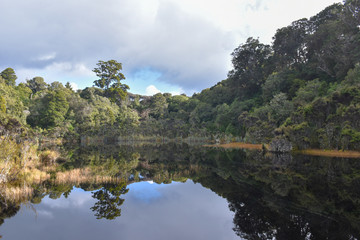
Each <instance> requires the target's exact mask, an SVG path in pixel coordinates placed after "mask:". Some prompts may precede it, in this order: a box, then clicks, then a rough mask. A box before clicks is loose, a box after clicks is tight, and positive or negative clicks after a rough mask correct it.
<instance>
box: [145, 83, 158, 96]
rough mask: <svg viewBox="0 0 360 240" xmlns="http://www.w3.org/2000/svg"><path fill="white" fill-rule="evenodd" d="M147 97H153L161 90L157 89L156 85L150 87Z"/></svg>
mask: <svg viewBox="0 0 360 240" xmlns="http://www.w3.org/2000/svg"><path fill="white" fill-rule="evenodd" d="M145 91H146V92H145V95H148V96H152V95H155V94H157V93H159V92H160V90H159V89H157V88H156V87H155V86H154V85H149V86H147V87H146V90H145Z"/></svg>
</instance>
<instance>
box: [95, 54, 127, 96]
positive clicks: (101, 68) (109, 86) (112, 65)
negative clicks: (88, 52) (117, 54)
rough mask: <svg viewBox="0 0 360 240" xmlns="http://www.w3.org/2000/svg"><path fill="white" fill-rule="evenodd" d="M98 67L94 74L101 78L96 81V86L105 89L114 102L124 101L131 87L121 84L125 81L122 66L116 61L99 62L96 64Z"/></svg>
mask: <svg viewBox="0 0 360 240" xmlns="http://www.w3.org/2000/svg"><path fill="white" fill-rule="evenodd" d="M96 65H97V66H98V67H97V68H94V70H93V72H94V73H95V74H96V76H98V77H99V79H98V80H95V81H94V84H95V86H97V87H99V88H102V89H105V92H106V94H107V95H108V97H110V98H111V99H112V100H118V97H120V99H124V98H125V96H126V92H127V90H128V89H129V86H128V85H126V84H123V83H121V81H122V80H124V79H125V76H124V74H122V73H121V70H122V64H121V63H119V62H117V61H116V60H109V61H106V62H104V61H101V60H100V61H99V62H98V63H97V64H96Z"/></svg>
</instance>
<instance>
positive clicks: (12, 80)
mask: <svg viewBox="0 0 360 240" xmlns="http://www.w3.org/2000/svg"><path fill="white" fill-rule="evenodd" d="M0 75H1V77H2V78H3V79H4V80H5V83H6V84H7V85H9V86H15V84H16V79H17V76H16V74H15V71H14V69H12V68H6V69H5V70H4V71H2V72H1V73H0Z"/></svg>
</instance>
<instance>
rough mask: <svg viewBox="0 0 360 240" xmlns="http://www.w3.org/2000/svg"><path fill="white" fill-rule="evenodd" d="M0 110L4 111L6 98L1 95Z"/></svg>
mask: <svg viewBox="0 0 360 240" xmlns="http://www.w3.org/2000/svg"><path fill="white" fill-rule="evenodd" d="M0 112H1V113H6V100H5V98H4V97H3V96H0Z"/></svg>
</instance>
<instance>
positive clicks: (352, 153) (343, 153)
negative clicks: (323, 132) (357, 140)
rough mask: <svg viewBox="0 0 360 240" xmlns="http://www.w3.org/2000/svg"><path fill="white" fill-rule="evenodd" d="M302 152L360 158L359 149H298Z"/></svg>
mask: <svg viewBox="0 0 360 240" xmlns="http://www.w3.org/2000/svg"><path fill="white" fill-rule="evenodd" d="M298 153H300V154H304V155H312V156H323V157H342V158H360V152H357V151H347V150H345V151H339V150H322V149H307V150H301V151H298Z"/></svg>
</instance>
